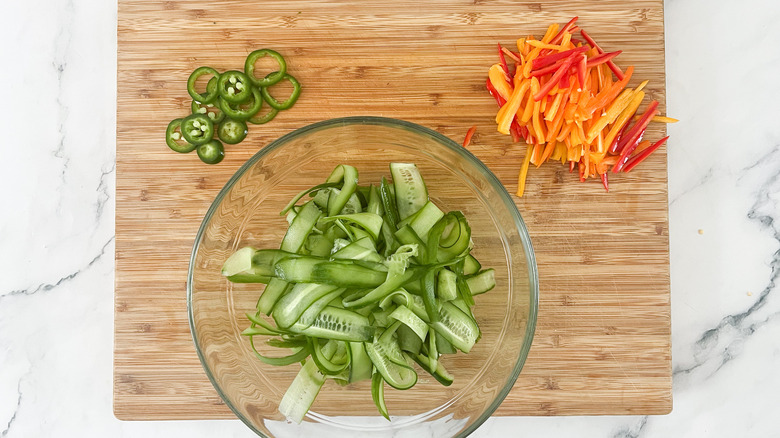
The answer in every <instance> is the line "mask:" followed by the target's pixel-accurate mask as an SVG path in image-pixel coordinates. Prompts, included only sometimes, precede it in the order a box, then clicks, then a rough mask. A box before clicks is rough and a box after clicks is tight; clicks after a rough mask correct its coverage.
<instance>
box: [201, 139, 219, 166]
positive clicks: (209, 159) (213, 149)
mask: <svg viewBox="0 0 780 438" xmlns="http://www.w3.org/2000/svg"><path fill="white" fill-rule="evenodd" d="M197 151H198V158H200V161H203V162H204V163H206V164H217V163H219V162H220V161H222V159H223V158H225V147H224V146H222V143H221V142H220V141H219V140H210V141H209V142H208V143H206V144H202V145H200V146H198V149H197Z"/></svg>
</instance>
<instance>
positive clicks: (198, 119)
mask: <svg viewBox="0 0 780 438" xmlns="http://www.w3.org/2000/svg"><path fill="white" fill-rule="evenodd" d="M181 135H182V136H183V137H184V140H186V141H187V142H188V143H191V144H194V145H195V146H200V145H202V144H206V143H208V142H209V141H211V139H212V138H214V122H212V121H211V119H209V118H208V117H206V116H205V115H203V114H190V115H189V116H187V117H185V118H184V119H182V121H181Z"/></svg>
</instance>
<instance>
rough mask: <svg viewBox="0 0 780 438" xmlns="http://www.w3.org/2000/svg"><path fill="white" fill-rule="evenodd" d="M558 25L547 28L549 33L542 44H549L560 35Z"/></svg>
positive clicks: (545, 35)
mask: <svg viewBox="0 0 780 438" xmlns="http://www.w3.org/2000/svg"><path fill="white" fill-rule="evenodd" d="M558 27H559V26H558V23H553V24H551V25H550V27H548V28H547V33H545V34H544V36H543V37H542V42H543V43H545V44H547V43H549V42H550V41H552V39H553V38H555V35H557V34H558Z"/></svg>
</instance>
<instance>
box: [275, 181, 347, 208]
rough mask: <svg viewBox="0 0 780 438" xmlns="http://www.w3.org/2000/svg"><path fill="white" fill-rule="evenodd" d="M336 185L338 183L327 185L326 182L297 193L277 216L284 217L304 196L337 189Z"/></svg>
mask: <svg viewBox="0 0 780 438" xmlns="http://www.w3.org/2000/svg"><path fill="white" fill-rule="evenodd" d="M338 185H339V183H337V182H332V183H327V182H326V183H322V184H317V185H316V186H314V187H312V188H310V189H306V190H303V191H301V192H300V193H298V194H297V195H295V196H294V197H293V198H292V200H291V201H290V202H289V203H288V204H287V205H286V206H285V207H284V208H283V209H282V211H281V213H279V215H280V216H284V215H285V214H286V213H287V212H289V211H290V210H291V209H292V208H293V207H294V206H295V203H296V202H298V201H300V200H301V198H303V197H304V196H306V195H308V194H309V193H313V192H316V191H319V190H322V189H326V188H329V187H338Z"/></svg>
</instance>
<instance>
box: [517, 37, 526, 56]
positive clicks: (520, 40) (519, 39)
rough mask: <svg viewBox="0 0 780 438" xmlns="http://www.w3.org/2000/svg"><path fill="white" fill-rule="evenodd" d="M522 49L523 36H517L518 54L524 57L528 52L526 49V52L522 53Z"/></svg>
mask: <svg viewBox="0 0 780 438" xmlns="http://www.w3.org/2000/svg"><path fill="white" fill-rule="evenodd" d="M524 50H526V49H525V38H518V39H517V51H518V52H520V54H521V55H523V57H525V55H527V54H528V52H527V51H526V53H523V51H524Z"/></svg>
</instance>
